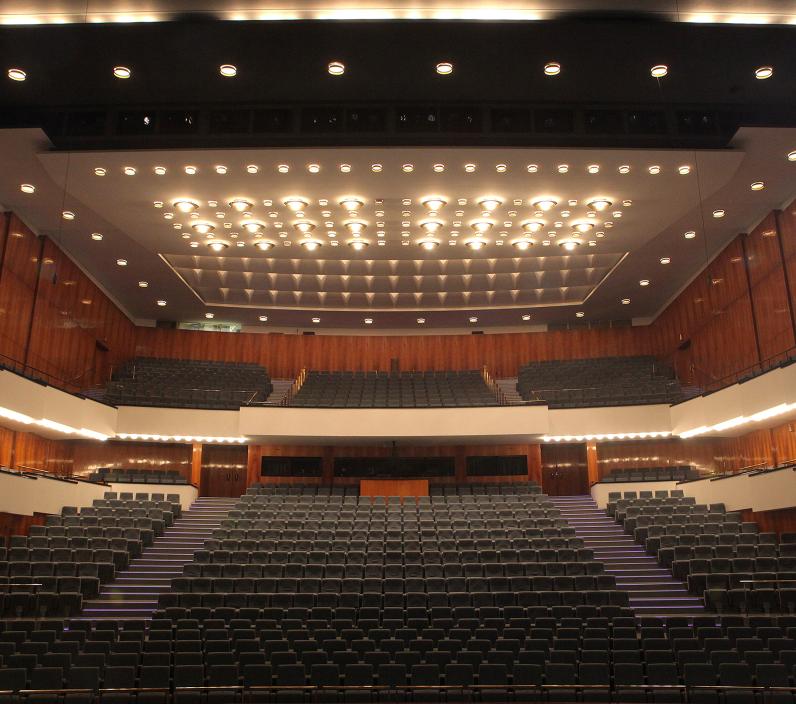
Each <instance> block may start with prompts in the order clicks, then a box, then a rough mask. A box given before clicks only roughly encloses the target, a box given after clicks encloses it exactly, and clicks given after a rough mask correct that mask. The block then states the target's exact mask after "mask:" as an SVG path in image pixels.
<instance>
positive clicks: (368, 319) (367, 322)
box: [365, 318, 373, 325]
mask: <svg viewBox="0 0 796 704" xmlns="http://www.w3.org/2000/svg"><path fill="white" fill-rule="evenodd" d="M365 325H373V318H365Z"/></svg>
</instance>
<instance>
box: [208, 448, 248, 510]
mask: <svg viewBox="0 0 796 704" xmlns="http://www.w3.org/2000/svg"><path fill="white" fill-rule="evenodd" d="M247 454H248V453H247V449H246V448H245V447H226V446H219V445H205V446H204V447H203V448H202V482H201V484H200V486H199V495H200V496H228V497H231V498H234V497H237V496H241V495H242V494H245V493H246V462H247Z"/></svg>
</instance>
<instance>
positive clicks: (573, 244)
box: [556, 237, 583, 252]
mask: <svg viewBox="0 0 796 704" xmlns="http://www.w3.org/2000/svg"><path fill="white" fill-rule="evenodd" d="M556 244H557V245H558V246H559V247H561V248H562V249H564V250H566V251H567V252H574V251H575V250H576V249H577V248H578V247H580V246H581V245H582V244H583V242H581V241H580V240H579V239H576V238H574V237H568V238H566V239H563V240H559V241H558V242H556Z"/></svg>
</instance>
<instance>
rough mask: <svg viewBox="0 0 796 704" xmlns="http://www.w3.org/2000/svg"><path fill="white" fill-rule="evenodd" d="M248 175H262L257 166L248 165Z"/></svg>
mask: <svg viewBox="0 0 796 704" xmlns="http://www.w3.org/2000/svg"><path fill="white" fill-rule="evenodd" d="M246 173H247V174H258V173H260V167H259V166H257V164H248V165H247V166H246Z"/></svg>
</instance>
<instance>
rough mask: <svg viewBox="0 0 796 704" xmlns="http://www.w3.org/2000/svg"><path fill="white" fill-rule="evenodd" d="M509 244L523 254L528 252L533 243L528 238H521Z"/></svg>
mask: <svg viewBox="0 0 796 704" xmlns="http://www.w3.org/2000/svg"><path fill="white" fill-rule="evenodd" d="M511 244H512V246H513V247H514V248H515V249H519V250H520V251H521V252H525V251H527V250H529V249H530V248H531V247H533V245H534V244H535V242H534V241H533V240H532V239H530V238H529V237H521V238H520V239H517V240H513V241H512V243H511Z"/></svg>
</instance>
